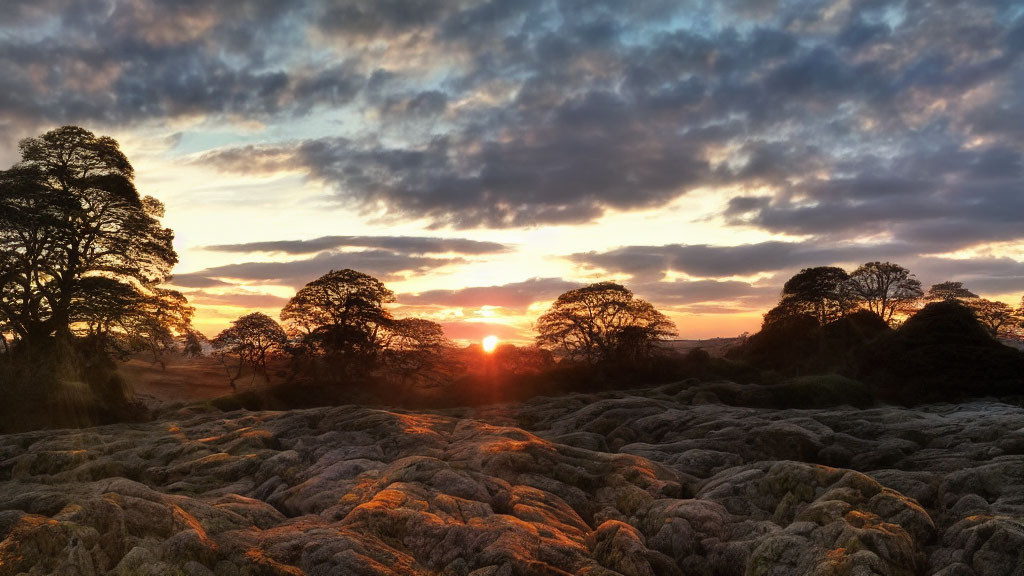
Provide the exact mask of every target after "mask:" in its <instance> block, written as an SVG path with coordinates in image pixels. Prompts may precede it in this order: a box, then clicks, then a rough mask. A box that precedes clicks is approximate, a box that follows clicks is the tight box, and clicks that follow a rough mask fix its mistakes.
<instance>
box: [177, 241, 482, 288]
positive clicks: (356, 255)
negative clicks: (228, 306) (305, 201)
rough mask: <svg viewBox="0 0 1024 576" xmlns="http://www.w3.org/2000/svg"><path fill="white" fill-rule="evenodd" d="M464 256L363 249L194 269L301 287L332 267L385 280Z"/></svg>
mask: <svg viewBox="0 0 1024 576" xmlns="http://www.w3.org/2000/svg"><path fill="white" fill-rule="evenodd" d="M464 261H465V260H464V259H462V258H431V257H426V256H415V255H408V254H400V253H397V252H392V251H388V250H364V251H362V252H329V251H328V252H321V253H319V254H317V255H316V256H313V257H311V258H303V259H299V260H291V261H286V262H267V261H263V262H259V261H255V262H240V263H237V264H226V265H223V266H215V267H212V268H206V269H204V270H199V271H197V272H194V273H193V275H194V276H199V277H205V278H216V279H228V280H233V281H235V282H243V283H246V282H251V283H269V284H283V285H286V286H292V287H296V288H298V287H301V286H303V285H305V284H306V283H308V282H310V281H312V280H314V279H315V278H318V277H320V276H322V275H324V274H326V273H327V272H328V271H330V270H340V269H343V268H351V269H353V270H359V271H360V272H363V273H365V274H369V275H371V276H375V277H378V278H379V279H381V280H383V281H387V280H393V279H396V278H398V277H399V273H400V272H406V271H410V272H413V273H418V274H423V273H426V272H427V271H430V270H435V269H438V268H442V267H444V266H449V265H452V264H457V263H462V262H464Z"/></svg>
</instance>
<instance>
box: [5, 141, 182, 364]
mask: <svg viewBox="0 0 1024 576" xmlns="http://www.w3.org/2000/svg"><path fill="white" fill-rule="evenodd" d="M19 148H20V150H21V157H22V160H21V162H19V163H18V164H17V165H15V166H14V167H13V168H11V169H10V170H6V171H3V172H0V317H2V318H3V321H4V323H5V326H6V328H5V329H6V330H8V331H9V332H10V333H11V334H12V336H13V337H14V339H15V340H17V341H19V343H20V344H21V345H22V346H24V347H25V348H28V349H33V348H37V347H39V346H41V345H44V344H45V342H47V341H48V340H50V339H52V338H54V337H57V336H67V335H70V333H71V330H72V326H73V325H74V324H75V323H76V322H82V321H88V320H89V319H90V314H91V311H94V310H95V309H97V308H101V307H103V306H105V305H109V304H110V302H111V301H110V300H109V299H110V298H112V297H115V296H116V297H117V298H118V299H121V300H122V301H125V302H127V301H129V300H131V299H132V298H135V297H138V296H144V295H147V294H151V293H152V289H153V287H155V286H156V285H157V284H159V283H160V282H161V281H163V280H164V279H165V278H166V277H167V275H168V274H169V272H170V269H171V267H172V266H173V265H174V264H175V263H176V262H177V254H176V253H175V251H174V248H173V246H172V240H173V236H174V235H173V232H172V231H171V230H169V229H167V228H164V227H163V226H162V225H161V224H160V221H159V218H161V217H162V216H163V206H162V205H161V204H160V202H159V201H157V200H155V199H153V198H151V197H145V198H143V197H140V196H139V193H138V191H137V190H136V189H135V186H134V184H133V179H134V171H133V169H132V166H131V164H130V163H129V162H128V159H127V158H126V157H125V155H124V154H123V153H122V152H121V150H120V149H119V146H118V143H117V141H115V140H114V139H113V138H110V137H107V136H96V135H94V134H93V133H92V132H89V131H87V130H84V129H82V128H78V127H75V126H65V127H63V128H58V129H56V130H52V131H50V132H47V133H46V134H43V135H42V136H39V137H37V138H29V139H26V140H23V141H22V142H21V143H20V146H19ZM100 278H102V279H103V281H99V280H98V279H100ZM114 283H116V286H115V284H114ZM104 300H106V302H103V301H104Z"/></svg>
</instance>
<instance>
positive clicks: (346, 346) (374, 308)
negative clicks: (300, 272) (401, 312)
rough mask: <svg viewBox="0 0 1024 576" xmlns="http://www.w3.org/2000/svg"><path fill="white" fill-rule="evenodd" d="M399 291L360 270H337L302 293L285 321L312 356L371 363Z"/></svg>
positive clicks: (291, 304) (283, 312)
mask: <svg viewBox="0 0 1024 576" xmlns="http://www.w3.org/2000/svg"><path fill="white" fill-rule="evenodd" d="M394 301H395V295H394V292H392V291H391V290H388V289H387V287H385V286H384V284H382V283H381V281H380V280H377V279H376V278H373V277H372V276H368V275H366V274H363V273H362V272H357V271H355V270H349V269H345V270H331V271H330V272H328V273H327V274H324V275H323V276H321V277H320V278H317V279H316V280H313V281H312V282H310V283H309V284H306V285H305V286H304V287H303V288H302V289H300V290H299V291H298V292H297V293H296V294H295V296H293V297H292V298H291V300H289V301H288V304H286V305H285V307H284V309H282V310H281V320H282V321H283V322H285V324H286V325H287V326H288V329H289V332H290V333H291V334H292V335H293V337H295V338H296V339H298V340H299V341H300V344H301V346H302V347H304V348H305V349H306V350H307V351H309V352H312V353H315V354H319V355H323V356H327V357H331V358H333V359H337V360H341V361H343V362H345V363H346V364H347V365H348V366H350V367H356V366H360V365H362V366H367V365H368V364H371V363H372V362H373V361H374V360H375V359H376V356H377V354H378V352H380V350H381V349H382V348H383V346H384V343H385V338H386V336H387V333H386V329H387V327H388V325H389V324H390V322H391V321H392V318H391V314H390V313H389V312H388V311H387V310H385V309H384V305H385V304H387V303H390V302H394Z"/></svg>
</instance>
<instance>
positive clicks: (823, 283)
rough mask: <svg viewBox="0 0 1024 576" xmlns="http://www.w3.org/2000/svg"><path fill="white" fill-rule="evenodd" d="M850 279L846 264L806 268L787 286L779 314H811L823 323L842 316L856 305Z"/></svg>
mask: <svg viewBox="0 0 1024 576" xmlns="http://www.w3.org/2000/svg"><path fill="white" fill-rule="evenodd" d="M849 282H850V275H849V274H847V273H846V271H845V270H843V269H842V268H837V267H835V266H818V267H815V268H804V269H803V270H801V271H800V272H799V273H798V274H796V275H795V276H793V277H792V278H790V279H789V280H788V281H787V282H786V284H785V286H783V288H782V298H781V300H780V302H779V306H778V307H777V310H778V312H777V314H778V313H786V314H808V315H810V316H813V317H814V318H816V319H817V320H818V323H819V324H821V325H822V326H824V325H825V324H828V323H830V322H833V321H835V320H838V319H839V318H842V317H843V316H845V315H846V314H847V313H848V312H850V311H851V310H853V309H855V308H856V304H855V303H854V302H853V295H852V294H851V291H850V284H849ZM765 319H766V320H768V317H767V316H766V318H765Z"/></svg>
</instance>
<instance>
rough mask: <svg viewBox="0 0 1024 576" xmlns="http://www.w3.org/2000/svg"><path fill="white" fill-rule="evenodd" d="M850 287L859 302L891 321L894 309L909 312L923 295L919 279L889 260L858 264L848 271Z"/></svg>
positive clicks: (895, 311)
mask: <svg viewBox="0 0 1024 576" xmlns="http://www.w3.org/2000/svg"><path fill="white" fill-rule="evenodd" d="M850 287H851V289H852V290H853V294H854V295H855V297H856V298H857V299H858V300H859V301H860V303H861V305H863V306H864V307H865V308H867V309H868V310H870V311H872V312H874V313H875V314H878V315H879V316H881V317H882V319H883V320H885V321H886V322H888V323H890V324H892V322H893V317H894V316H895V315H896V314H897V313H905V312H909V311H910V310H911V309H912V307H913V304H914V303H916V302H917V301H918V300H919V299H920V298H921V296H923V295H924V293H923V292H922V291H921V282H920V280H918V279H917V278H915V277H914V275H913V274H911V273H910V270H907V269H906V268H904V267H903V266H900V265H899V264H894V263H892V262H868V263H867V264H864V265H862V266H860V267H859V268H857V269H856V270H854V271H853V273H851V274H850Z"/></svg>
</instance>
